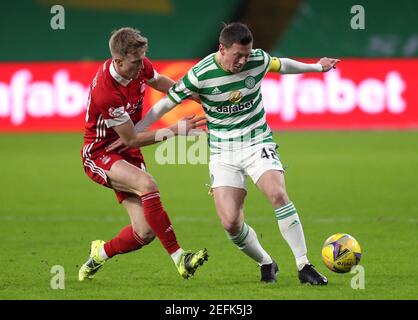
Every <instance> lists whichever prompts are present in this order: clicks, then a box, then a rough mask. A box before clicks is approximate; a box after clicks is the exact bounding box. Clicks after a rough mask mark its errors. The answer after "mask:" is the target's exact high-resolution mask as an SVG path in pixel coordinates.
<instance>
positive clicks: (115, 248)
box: [104, 225, 147, 258]
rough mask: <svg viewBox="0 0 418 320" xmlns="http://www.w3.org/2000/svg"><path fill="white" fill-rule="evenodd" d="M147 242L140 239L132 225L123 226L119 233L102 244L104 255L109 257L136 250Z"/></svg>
mask: <svg viewBox="0 0 418 320" xmlns="http://www.w3.org/2000/svg"><path fill="white" fill-rule="evenodd" d="M146 244H147V242H145V241H144V240H142V239H141V238H140V237H139V236H138V235H137V234H136V233H135V231H134V229H133V228H132V225H129V226H126V227H124V228H123V229H122V230H121V231H120V232H119V234H118V235H117V236H116V237H114V238H113V239H112V240H110V241H107V242H106V243H105V245H104V250H105V252H106V255H107V256H108V257H109V258H111V257H113V256H114V255H117V254H120V253H127V252H131V251H134V250H138V249H140V248H142V247H143V246H145V245H146Z"/></svg>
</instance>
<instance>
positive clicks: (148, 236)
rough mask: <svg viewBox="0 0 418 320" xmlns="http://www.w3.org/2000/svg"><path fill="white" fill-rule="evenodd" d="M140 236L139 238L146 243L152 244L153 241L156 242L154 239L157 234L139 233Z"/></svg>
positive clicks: (150, 232) (149, 232)
mask: <svg viewBox="0 0 418 320" xmlns="http://www.w3.org/2000/svg"><path fill="white" fill-rule="evenodd" d="M138 235H139V237H140V238H141V239H142V240H144V242H146V243H147V244H148V243H151V242H152V240H154V239H155V233H154V232H152V231H145V232H141V233H139V234H138Z"/></svg>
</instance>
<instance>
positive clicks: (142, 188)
mask: <svg viewBox="0 0 418 320" xmlns="http://www.w3.org/2000/svg"><path fill="white" fill-rule="evenodd" d="M136 190H137V191H138V192H137V193H138V194H139V195H143V194H146V193H150V192H154V191H157V190H158V187H157V182H156V181H155V179H154V178H153V177H151V176H147V177H146V178H141V179H140V180H139V181H138V182H137V186H136Z"/></svg>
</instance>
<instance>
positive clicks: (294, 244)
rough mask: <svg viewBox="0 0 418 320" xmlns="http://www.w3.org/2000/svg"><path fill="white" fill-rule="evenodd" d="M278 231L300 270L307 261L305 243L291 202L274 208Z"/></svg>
mask: <svg viewBox="0 0 418 320" xmlns="http://www.w3.org/2000/svg"><path fill="white" fill-rule="evenodd" d="M275 212H276V218H277V222H278V225H279V229H280V232H281V233H282V235H283V238H284V239H285V240H286V241H287V243H288V245H289V247H290V249H292V252H293V255H294V256H295V259H296V265H297V267H298V269H299V270H301V269H302V268H303V267H304V266H305V264H307V263H309V260H308V258H307V257H306V253H307V250H306V243H305V236H304V234H303V229H302V225H301V223H300V220H299V216H298V213H297V212H296V208H295V206H294V205H293V203H292V202H289V203H288V204H286V205H284V206H282V207H280V208H277V209H276V210H275Z"/></svg>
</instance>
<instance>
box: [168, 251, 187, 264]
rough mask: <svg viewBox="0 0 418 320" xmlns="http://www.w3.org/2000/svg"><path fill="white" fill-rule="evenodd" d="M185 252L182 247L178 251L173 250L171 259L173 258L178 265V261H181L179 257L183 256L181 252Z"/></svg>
mask: <svg viewBox="0 0 418 320" xmlns="http://www.w3.org/2000/svg"><path fill="white" fill-rule="evenodd" d="M183 252H184V250H183V249H182V248H179V249H177V251H176V252H173V253H172V254H171V255H170V256H171V259H173V262H174V264H175V265H177V263H178V262H179V258H180V256H181V254H182V253H183Z"/></svg>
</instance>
